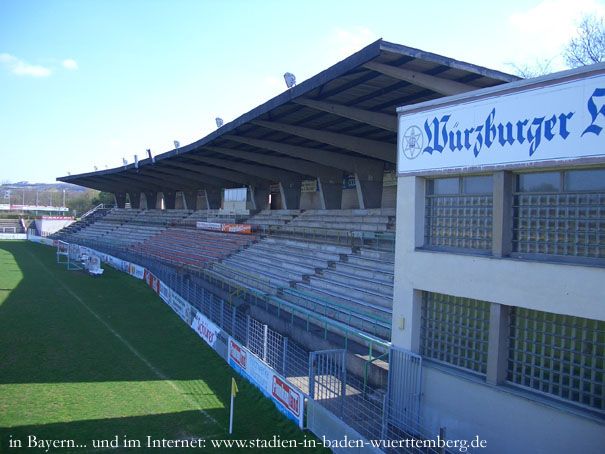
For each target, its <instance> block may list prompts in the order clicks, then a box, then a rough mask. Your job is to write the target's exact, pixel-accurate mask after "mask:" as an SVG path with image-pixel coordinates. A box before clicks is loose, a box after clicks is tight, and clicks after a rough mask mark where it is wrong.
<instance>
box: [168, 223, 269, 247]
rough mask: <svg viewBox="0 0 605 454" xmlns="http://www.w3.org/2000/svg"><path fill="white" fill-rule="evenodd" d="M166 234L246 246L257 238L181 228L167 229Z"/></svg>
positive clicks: (254, 236)
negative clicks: (210, 239) (211, 239)
mask: <svg viewBox="0 0 605 454" xmlns="http://www.w3.org/2000/svg"><path fill="white" fill-rule="evenodd" d="M166 232H167V233H178V234H179V235H183V236H188V237H191V238H197V237H202V238H213V240H214V241H223V242H224V241H227V242H229V243H237V244H240V245H243V246H245V245H247V244H250V243H251V242H253V241H255V240H256V239H257V238H258V237H257V236H256V235H242V234H237V233H227V232H213V231H211V230H202V229H187V228H182V227H168V229H167V230H166Z"/></svg>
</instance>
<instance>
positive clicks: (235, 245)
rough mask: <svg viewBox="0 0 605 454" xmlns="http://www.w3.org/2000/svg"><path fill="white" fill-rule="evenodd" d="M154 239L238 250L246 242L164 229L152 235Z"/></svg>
mask: <svg viewBox="0 0 605 454" xmlns="http://www.w3.org/2000/svg"><path fill="white" fill-rule="evenodd" d="M153 239H154V240H160V239H167V240H171V241H179V242H183V243H187V244H189V245H191V246H192V247H193V246H198V245H199V246H206V245H208V246H214V247H219V248H222V249H229V250H239V249H241V248H242V247H243V246H245V245H246V244H247V243H240V242H235V241H231V240H229V239H219V238H217V237H214V236H206V235H187V234H182V233H180V232H173V231H170V230H166V231H164V232H161V233H160V234H158V235H156V236H155V237H153Z"/></svg>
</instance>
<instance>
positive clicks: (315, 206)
mask: <svg viewBox="0 0 605 454" xmlns="http://www.w3.org/2000/svg"><path fill="white" fill-rule="evenodd" d="M300 209H301V210H321V193H320V192H319V191H316V192H301V194H300Z"/></svg>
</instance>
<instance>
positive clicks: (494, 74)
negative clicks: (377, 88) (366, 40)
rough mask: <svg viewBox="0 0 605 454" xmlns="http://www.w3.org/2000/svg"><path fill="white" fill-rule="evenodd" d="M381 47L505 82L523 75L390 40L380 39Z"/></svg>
mask: <svg viewBox="0 0 605 454" xmlns="http://www.w3.org/2000/svg"><path fill="white" fill-rule="evenodd" d="M380 48H381V49H382V50H384V51H386V52H393V53H397V54H401V55H409V56H410V57H414V58H418V59H421V60H427V61H430V62H433V63H437V64H440V65H444V66H449V67H451V68H455V69H460V70H463V71H468V72H471V73H476V74H480V75H482V76H485V77H491V78H493V79H500V80H501V81H503V82H514V81H517V80H521V79H522V78H521V77H518V76H514V75H512V74H507V73H504V72H501V71H496V70H494V69H488V68H485V67H483V66H477V65H474V64H472V63H467V62H464V61H460V60H455V59H453V58H449V57H444V56H443V55H439V54H433V53H432V52H426V51H424V50H420V49H415V48H413V47H408V46H402V45H401V44H395V43H390V42H388V41H382V40H381V41H380Z"/></svg>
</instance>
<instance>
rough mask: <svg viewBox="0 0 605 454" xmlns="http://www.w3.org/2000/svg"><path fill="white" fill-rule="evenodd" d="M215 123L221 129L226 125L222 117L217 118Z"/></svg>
mask: <svg viewBox="0 0 605 454" xmlns="http://www.w3.org/2000/svg"><path fill="white" fill-rule="evenodd" d="M215 121H216V127H217V128H220V127H221V126H223V124H224V122H223V119H222V118H220V117H216V118H215Z"/></svg>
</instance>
